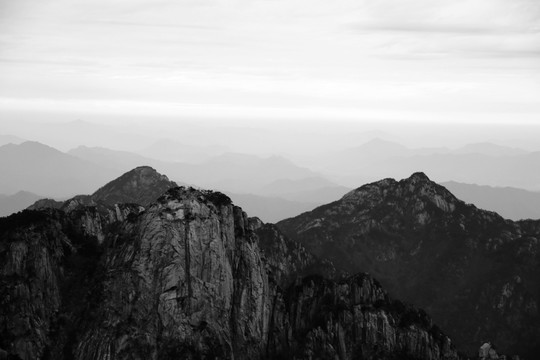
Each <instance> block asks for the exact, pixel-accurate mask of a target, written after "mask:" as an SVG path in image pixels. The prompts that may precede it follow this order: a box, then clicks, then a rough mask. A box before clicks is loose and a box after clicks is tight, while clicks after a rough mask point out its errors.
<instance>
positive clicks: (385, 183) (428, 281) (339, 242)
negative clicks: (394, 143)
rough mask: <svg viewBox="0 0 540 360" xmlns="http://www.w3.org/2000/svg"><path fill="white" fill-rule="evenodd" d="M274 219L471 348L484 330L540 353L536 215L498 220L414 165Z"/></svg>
mask: <svg viewBox="0 0 540 360" xmlns="http://www.w3.org/2000/svg"><path fill="white" fill-rule="evenodd" d="M277 226H278V227H279V228H280V229H281V230H282V231H283V232H284V233H285V234H286V235H287V236H288V237H289V238H290V239H292V240H293V241H297V242H299V243H301V244H302V245H303V246H304V247H305V248H306V249H307V250H309V251H310V252H312V253H313V254H314V255H316V256H326V257H327V258H328V259H329V260H331V261H332V262H333V263H334V264H336V267H337V269H338V270H343V271H349V272H352V273H354V272H358V271H365V272H368V273H370V274H371V275H372V276H374V277H375V278H376V279H378V280H379V281H380V282H381V283H382V285H383V286H384V287H385V288H386V289H388V291H389V292H390V294H391V295H392V296H394V297H397V298H399V299H402V300H405V301H407V302H411V303H414V304H416V305H418V306H420V307H422V308H424V309H426V311H427V312H428V313H429V314H430V315H432V316H433V318H434V319H435V321H436V322H437V324H439V325H440V326H441V327H442V328H444V329H445V330H446V331H448V333H449V334H450V336H451V337H452V338H453V339H454V340H455V341H456V344H457V346H458V347H460V349H464V350H466V351H467V352H468V353H469V354H474V353H476V350H477V348H478V346H479V345H480V344H482V342H483V341H486V340H491V341H493V342H494V343H496V344H497V347H498V350H499V351H501V352H502V353H507V354H508V353H509V354H520V355H522V356H523V357H525V358H528V359H532V358H535V357H536V356H537V354H538V353H540V340H539V339H540V314H539V306H540V288H539V287H538V279H540V221H532V220H528V221H518V222H513V221H510V220H505V219H503V218H502V217H500V216H499V215H497V214H496V213H493V212H489V211H484V210H479V209H477V208H476V207H474V206H473V205H470V204H466V203H464V202H462V201H460V200H458V199H457V198H456V197H455V196H453V195H452V194H451V193H450V192H449V191H447V190H446V189H445V188H444V187H442V186H440V185H438V184H436V183H434V182H432V181H430V180H429V179H428V177H427V176H426V175H425V174H423V173H415V174H413V175H412V176H411V177H410V178H407V179H404V180H401V181H399V182H398V181H395V180H393V179H385V180H381V181H378V182H375V183H372V184H368V185H365V186H362V187H360V188H358V189H356V190H353V191H351V192H350V193H348V194H346V195H345V196H344V197H343V198H342V199H341V200H339V201H336V202H333V203H330V204H327V205H324V206H321V207H319V208H317V209H315V210H313V211H311V212H308V213H304V214H302V215H299V216H297V217H295V218H291V219H287V220H284V221H282V222H279V223H278V224H277Z"/></svg>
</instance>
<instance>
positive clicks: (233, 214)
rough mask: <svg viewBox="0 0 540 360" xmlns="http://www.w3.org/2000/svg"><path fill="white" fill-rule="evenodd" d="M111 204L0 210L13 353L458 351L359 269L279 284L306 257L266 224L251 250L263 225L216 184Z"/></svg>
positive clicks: (0, 252) (227, 355) (1, 322)
mask: <svg viewBox="0 0 540 360" xmlns="http://www.w3.org/2000/svg"><path fill="white" fill-rule="evenodd" d="M116 209H117V211H114V212H111V213H109V214H108V215H107V216H110V218H109V217H107V216H104V215H102V214H101V213H100V212H99V211H98V210H99V209H96V207H95V206H84V205H81V204H79V205H77V206H76V207H75V208H74V209H72V210H69V211H63V210H56V209H44V210H39V211H29V210H27V211H24V212H21V213H19V214H15V215H12V216H10V217H8V218H3V219H0V264H1V265H0V266H1V267H0V282H1V288H0V289H1V290H0V291H1V294H0V295H1V296H0V301H1V302H2V303H1V306H0V349H2V350H3V351H7V352H8V353H9V354H11V355H12V356H18V357H20V358H21V359H25V360H26V359H66V360H67V359H78V360H79V359H80V360H84V359H92V360H94V359H178V358H182V359H218V358H220V359H233V358H234V359H279V358H283V359H355V358H360V356H361V358H363V359H404V358H411V359H457V358H458V357H457V355H456V352H455V350H454V349H453V347H452V346H450V340H449V339H448V338H447V337H446V336H444V335H443V334H442V333H441V332H440V331H439V330H438V328H437V327H435V326H433V324H432V323H431V320H430V319H429V318H428V317H427V315H425V313H423V312H422V311H420V310H416V309H413V308H410V307H407V306H405V305H403V304H401V303H400V302H396V301H391V300H390V299H389V298H388V296H387V295H386V293H385V292H384V291H383V290H382V288H381V287H380V285H379V284H378V283H377V282H376V281H374V280H373V279H372V278H370V277H369V276H367V275H356V276H352V277H347V278H344V279H343V280H340V281H338V282H335V281H331V280H325V279H323V278H322V277H320V276H310V277H307V278H304V279H303V280H302V279H299V280H296V281H294V283H293V284H292V285H290V286H288V287H287V288H283V287H282V286H280V284H286V283H287V282H288V281H292V279H293V278H294V276H293V275H292V272H295V271H298V270H300V271H302V269H303V267H305V266H306V264H311V263H313V256H312V255H309V254H307V253H306V251H305V250H304V249H302V248H301V247H300V246H295V245H294V244H293V243H292V242H290V240H287V239H286V238H285V237H283V236H282V235H280V234H279V232H278V231H277V230H275V229H269V230H268V234H267V235H266V238H265V241H268V242H269V243H267V244H265V245H264V247H265V248H267V251H266V252H265V253H264V254H265V255H262V254H263V252H261V250H260V249H259V243H260V242H261V239H259V237H258V236H257V234H256V232H255V230H257V229H260V228H262V227H264V225H263V224H260V223H259V224H258V223H257V221H256V220H254V219H251V220H250V219H248V217H247V215H246V214H245V213H244V212H242V210H241V209H240V208H238V207H235V206H234V205H233V204H232V203H231V201H230V199H229V198H228V197H226V196H225V195H223V194H220V193H214V192H208V191H197V190H194V189H188V188H173V189H170V190H168V191H167V192H166V193H165V194H164V195H163V196H162V197H160V198H159V199H158V200H157V201H156V202H155V203H153V204H151V205H149V206H148V207H147V208H146V209H142V207H138V205H118V206H117V207H116ZM98 220H99V221H98ZM99 225H100V226H101V227H100V226H99ZM271 234H274V235H276V236H277V239H276V241H277V244H278V245H277V246H276V247H275V248H274V246H273V245H272V244H273V243H272V242H271V236H272V235H271ZM100 235H103V237H102V238H100ZM268 249H273V250H272V251H268ZM290 249H292V255H288V256H285V255H286V253H288V252H289V251H290ZM280 253H281V254H284V255H283V258H282V263H280V262H279V258H278V257H277V255H278V254H280ZM290 263H292V264H290ZM275 274H277V276H276V277H275V278H274V275H275Z"/></svg>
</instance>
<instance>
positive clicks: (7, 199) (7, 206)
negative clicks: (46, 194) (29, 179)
mask: <svg viewBox="0 0 540 360" xmlns="http://www.w3.org/2000/svg"><path fill="white" fill-rule="evenodd" d="M41 198H43V196H39V195H36V194H34V193H31V192H28V191H19V192H17V193H15V194H13V195H4V194H0V216H8V215H11V214H12V213H14V212H17V211H21V210H23V209H26V208H27V207H28V206H30V205H32V204H33V203H35V202H36V201H37V200H39V199H41Z"/></svg>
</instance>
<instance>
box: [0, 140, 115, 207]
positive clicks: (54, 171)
mask: <svg viewBox="0 0 540 360" xmlns="http://www.w3.org/2000/svg"><path fill="white" fill-rule="evenodd" d="M0 169H2V176H0V191H1V192H2V193H4V194H10V193H15V192H18V191H21V190H25V191H30V192H33V193H36V194H42V195H44V196H48V197H67V196H70V195H74V194H79V193H83V194H84V193H88V192H89V191H91V190H92V189H94V188H96V187H97V186H99V184H103V183H104V182H105V181H106V179H110V178H113V177H116V176H118V175H120V174H121V173H122V172H121V171H118V170H115V169H111V168H107V167H104V166H100V165H98V164H96V163H93V162H90V161H86V160H83V159H80V158H77V157H75V156H72V155H69V154H66V153H63V152H61V151H58V150H56V149H54V148H52V147H50V146H46V145H43V144H41V143H38V142H30V141H27V142H23V143H21V144H19V145H16V144H7V145H3V146H0Z"/></svg>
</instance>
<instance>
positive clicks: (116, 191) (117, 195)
mask: <svg viewBox="0 0 540 360" xmlns="http://www.w3.org/2000/svg"><path fill="white" fill-rule="evenodd" d="M177 186H178V185H177V184H176V183H175V182H174V181H170V180H169V178H167V176H165V175H162V174H160V173H158V172H157V171H156V170H155V169H153V168H151V167H150V166H139V167H137V168H135V169H133V170H131V171H128V172H127V173H125V174H123V175H122V176H120V177H119V178H117V179H115V180H113V181H111V182H109V183H108V184H106V185H105V186H103V187H101V188H100V189H99V190H97V191H96V192H95V193H93V194H92V199H93V200H94V201H96V202H103V203H105V204H108V205H114V204H116V203H135V204H139V205H142V206H146V205H148V204H150V203H151V202H153V201H155V200H156V199H157V198H158V197H159V196H161V195H162V194H163V193H164V192H165V191H167V190H168V189H170V188H173V187H177Z"/></svg>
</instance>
